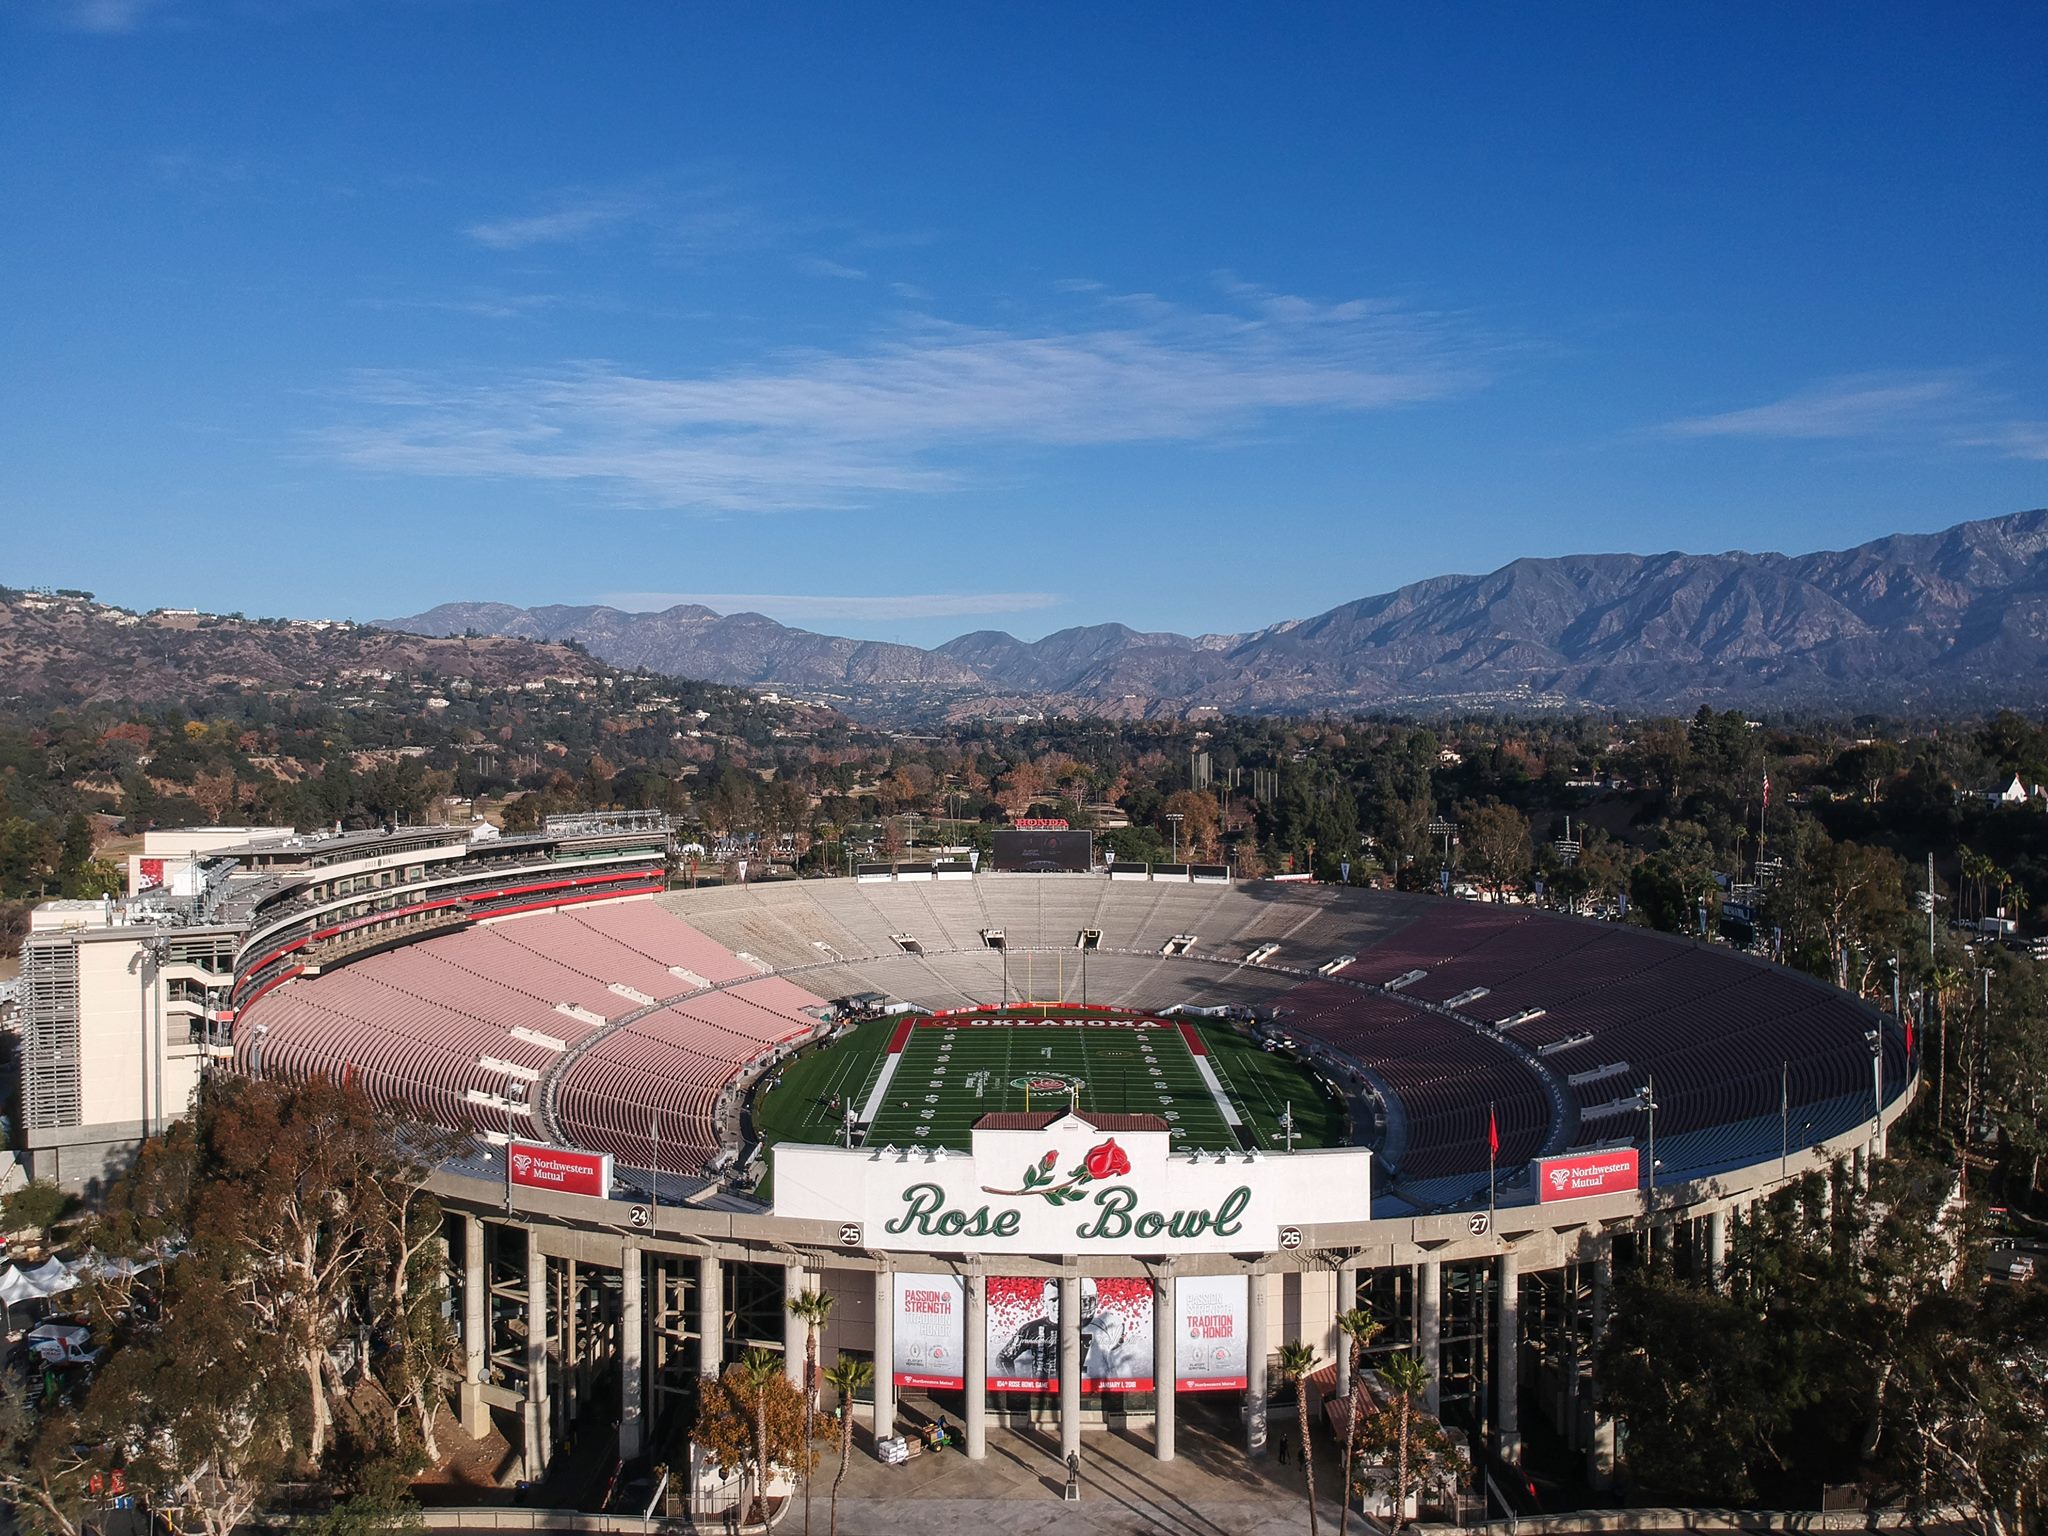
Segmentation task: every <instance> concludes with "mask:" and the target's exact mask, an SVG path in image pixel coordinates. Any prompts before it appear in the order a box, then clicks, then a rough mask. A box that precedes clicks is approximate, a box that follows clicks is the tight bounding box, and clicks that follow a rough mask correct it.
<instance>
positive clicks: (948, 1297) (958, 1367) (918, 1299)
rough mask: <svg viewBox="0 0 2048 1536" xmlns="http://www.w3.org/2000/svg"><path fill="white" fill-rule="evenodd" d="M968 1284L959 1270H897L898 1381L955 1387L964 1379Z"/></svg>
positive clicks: (895, 1363)
mask: <svg viewBox="0 0 2048 1536" xmlns="http://www.w3.org/2000/svg"><path fill="white" fill-rule="evenodd" d="M966 1323H967V1288H966V1283H965V1282H964V1281H962V1280H961V1279H960V1277H959V1276H957V1275H906V1274H898V1275H897V1276H896V1319H895V1323H894V1339H895V1358H894V1360H893V1361H892V1362H891V1365H892V1372H893V1374H894V1376H895V1378H896V1385H897V1386H899V1387H924V1388H926V1389H927V1390H933V1391H944V1390H957V1389H958V1388H959V1387H960V1385H961V1383H962V1382H963V1380H964V1379H965V1378H964V1377H963V1376H962V1375H961V1372H962V1370H963V1365H962V1362H963V1361H965V1359H966V1358H967V1344H966V1339H967V1328H966Z"/></svg>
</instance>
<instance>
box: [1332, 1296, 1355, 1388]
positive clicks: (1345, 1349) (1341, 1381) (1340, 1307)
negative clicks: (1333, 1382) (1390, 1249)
mask: <svg viewBox="0 0 2048 1536" xmlns="http://www.w3.org/2000/svg"><path fill="white" fill-rule="evenodd" d="M1357 1305H1358V1270H1357V1269H1356V1268H1355V1267H1354V1266H1352V1265H1350V1264H1343V1265H1339V1266H1338V1269H1337V1316H1339V1317H1342V1316H1343V1315H1344V1314H1345V1313H1346V1312H1349V1311H1350V1310H1351V1309H1352V1308H1354V1307H1356V1306H1357ZM1336 1333H1337V1338H1336V1350H1337V1395H1338V1396H1339V1397H1349V1396H1350V1395H1351V1340H1350V1339H1349V1338H1347V1337H1346V1336H1345V1334H1344V1330H1343V1329H1342V1328H1339V1329H1337V1330H1336Z"/></svg>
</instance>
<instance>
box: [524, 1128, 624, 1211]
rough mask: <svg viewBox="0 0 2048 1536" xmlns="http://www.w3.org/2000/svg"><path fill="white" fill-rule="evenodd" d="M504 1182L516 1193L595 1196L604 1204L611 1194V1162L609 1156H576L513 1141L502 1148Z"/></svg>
mask: <svg viewBox="0 0 2048 1536" xmlns="http://www.w3.org/2000/svg"><path fill="white" fill-rule="evenodd" d="M505 1182H506V1183H508V1184H510V1185H511V1186H512V1187H513V1188H515V1189H547V1190H552V1191H554V1192H555V1193H556V1194H558V1195H594V1196H596V1197H597V1198H598V1199H600V1200H604V1199H607V1198H609V1197H610V1195H611V1192H612V1158H611V1154H610V1153H609V1152H578V1151H575V1150H574V1149H573V1148H569V1147H548V1146H542V1145H541V1144H539V1143H538V1142H531V1141H515V1142H512V1143H511V1144H510V1145H508V1146H507V1147H506V1148H505Z"/></svg>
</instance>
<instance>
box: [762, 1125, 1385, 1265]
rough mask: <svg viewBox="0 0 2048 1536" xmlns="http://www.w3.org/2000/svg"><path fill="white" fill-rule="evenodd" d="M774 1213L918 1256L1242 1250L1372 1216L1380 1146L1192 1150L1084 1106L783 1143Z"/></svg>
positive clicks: (778, 1157) (1272, 1245)
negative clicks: (1023, 1122) (915, 1138)
mask: <svg viewBox="0 0 2048 1536" xmlns="http://www.w3.org/2000/svg"><path fill="white" fill-rule="evenodd" d="M774 1156H775V1214H776V1215H777V1216H787V1217H794V1218H797V1219H799V1220H807V1221H831V1222H839V1223H842V1224H844V1223H847V1222H859V1223H860V1224H861V1227H862V1233H863V1245H864V1246H865V1247H868V1248H872V1249H898V1250H904V1251H908V1252H913V1253H1120V1254H1128V1253H1143V1254H1153V1253H1156V1254H1171V1253H1233V1252H1235V1253H1243V1252H1252V1251H1259V1250H1266V1249H1272V1248H1275V1247H1281V1246H1291V1245H1289V1244H1283V1242H1282V1239H1281V1232H1282V1229H1283V1228H1289V1227H1302V1226H1308V1225H1311V1224H1315V1223H1322V1222H1347V1221H1366V1220H1369V1219H1370V1218H1371V1215H1372V1187H1371V1185H1372V1181H1371V1166H1372V1154H1371V1153H1370V1152H1369V1151H1366V1150H1364V1149H1362V1148H1355V1147H1347V1148H1340V1149H1337V1150H1334V1151H1319V1152H1296V1153H1278V1152H1274V1153H1256V1152H1185V1151H1176V1150H1173V1149H1172V1148H1171V1145H1170V1141H1169V1137H1168V1133H1167V1132H1165V1131H1162V1130H1116V1131H1103V1130H1099V1129H1097V1128H1096V1127H1095V1126H1094V1125H1093V1124H1091V1123H1090V1122H1089V1121H1088V1120H1087V1118H1085V1116H1083V1115H1080V1114H1071V1113H1070V1114H1065V1115H1062V1116H1060V1117H1059V1118H1057V1119H1055V1120H1053V1121H1052V1122H1051V1123H1050V1124H1048V1125H1046V1126H1044V1127H1043V1128H1041V1129H1029V1130H1013V1129H1002V1130H993V1129H977V1130H976V1131H975V1132H974V1150H973V1152H972V1153H971V1154H965V1153H960V1152H947V1151H945V1150H944V1149H942V1148H937V1147H916V1148H909V1149H903V1148H895V1147H862V1148H856V1149H853V1150H850V1151H849V1150H846V1149H844V1148H839V1147H824V1146H799V1145H791V1144H788V1143H785V1144H783V1145H781V1146H778V1147H777V1148H776V1149H775V1153H774Z"/></svg>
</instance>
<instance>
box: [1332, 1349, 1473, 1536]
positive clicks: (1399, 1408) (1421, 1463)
mask: <svg viewBox="0 0 2048 1536" xmlns="http://www.w3.org/2000/svg"><path fill="white" fill-rule="evenodd" d="M1381 1376H1382V1378H1383V1379H1384V1380H1385V1381H1386V1383H1387V1385H1388V1386H1389V1388H1390V1389H1391V1390H1392V1391H1393V1394H1394V1398H1395V1404H1394V1411H1393V1412H1391V1413H1389V1412H1384V1411H1382V1412H1378V1413H1373V1414H1371V1415H1370V1416H1369V1417H1368V1418H1367V1419H1366V1420H1365V1423H1364V1426H1363V1427H1362V1428H1361V1429H1360V1430H1359V1436H1358V1449H1359V1453H1360V1460H1361V1471H1360V1473H1359V1475H1358V1478H1357V1482H1356V1484H1355V1485H1354V1486H1355V1487H1356V1489H1357V1490H1358V1491H1360V1492H1365V1493H1372V1492H1382V1493H1385V1494H1386V1495H1387V1496H1388V1500H1389V1502H1390V1504H1391V1505H1392V1507H1393V1511H1394V1529H1396V1530H1399V1529H1400V1527H1401V1525H1402V1524H1404V1523H1405V1522H1406V1520H1407V1517H1408V1501H1409V1499H1410V1498H1411V1497H1414V1498H1419V1497H1420V1495H1421V1494H1422V1493H1423V1492H1424V1491H1425V1490H1430V1489H1434V1490H1436V1491H1437V1492H1439V1493H1449V1492H1450V1491H1452V1490H1453V1489H1455V1488H1456V1487H1457V1485H1458V1483H1459V1482H1460V1480H1462V1478H1463V1477H1464V1475H1465V1462H1464V1458H1463V1457H1462V1456H1460V1455H1459V1453H1458V1448H1457V1447H1456V1446H1454V1445H1453V1444H1451V1439H1450V1436H1448V1435H1447V1434H1445V1433H1444V1429H1443V1426H1442V1425H1441V1424H1439V1423H1438V1422H1437V1421H1436V1420H1435V1419H1433V1418H1430V1417H1429V1416H1428V1415H1426V1414H1424V1413H1422V1412H1421V1411H1420V1410H1419V1409H1418V1408H1417V1407H1416V1406H1415V1399H1416V1398H1417V1397H1418V1396H1419V1395H1420V1394H1421V1392H1422V1389H1423V1387H1424V1386H1425V1385H1427V1383H1428V1380H1429V1372H1428V1371H1427V1370H1425V1369H1424V1368H1423V1366H1422V1363H1421V1362H1420V1361H1418V1360H1416V1359H1414V1358H1413V1357H1411V1356H1407V1355H1401V1356H1397V1357H1395V1359H1393V1360H1391V1361H1389V1362H1388V1363H1387V1365H1386V1367H1384V1368H1383V1369H1382V1371H1381ZM1390 1461H1391V1462H1392V1463H1393V1467H1394V1472H1393V1476H1391V1477H1388V1476H1387V1475H1386V1473H1385V1468H1386V1467H1387V1464H1388V1463H1389V1462H1390Z"/></svg>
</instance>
